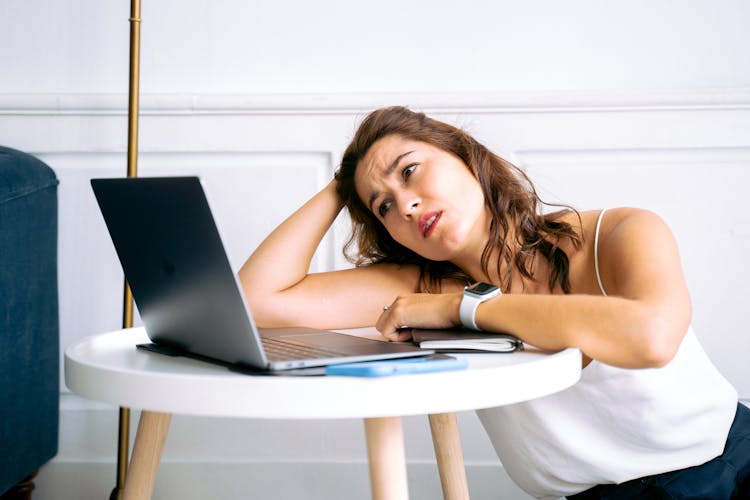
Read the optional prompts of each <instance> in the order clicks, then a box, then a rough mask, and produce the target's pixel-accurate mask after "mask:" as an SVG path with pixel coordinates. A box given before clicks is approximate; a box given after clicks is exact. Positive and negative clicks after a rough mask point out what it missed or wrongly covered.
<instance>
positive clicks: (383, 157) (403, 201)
mask: <svg viewBox="0 0 750 500" xmlns="http://www.w3.org/2000/svg"><path fill="white" fill-rule="evenodd" d="M541 205H542V204H541V202H540V200H539V198H538V196H537V194H536V192H535V191H534V188H533V186H532V185H531V182H530V181H529V180H528V179H527V178H526V176H525V175H524V174H523V172H522V171H521V170H519V169H517V168H516V167H514V166H513V165H511V164H510V163H508V162H506V161H505V160H503V159H501V158H499V157H498V156H496V155H494V154H493V153H491V152H490V151H488V150H487V149H486V148H485V147H484V146H482V145H481V144H479V143H478V142H477V141H476V140H474V139H473V138H472V137H471V136H469V135H468V134H466V133H465V132H463V131H461V130H460V129H457V128H455V127H453V126H451V125H448V124H446V123H442V122H439V121H437V120H433V119H431V118H429V117H426V116H425V115H423V114H421V113H414V112H412V111H410V110H408V109H406V108H401V107H393V108H385V109H381V110H377V111H375V112H373V113H371V114H370V115H369V116H368V117H367V118H366V119H365V120H364V122H363V123H362V125H361V126H360V128H359V130H358V131H357V133H356V136H355V137H354V139H353V141H352V143H351V144H350V145H349V147H348V148H347V150H346V152H345V154H344V157H343V160H342V163H341V168H340V169H339V171H338V172H337V174H336V178H335V180H334V181H332V182H331V183H330V184H329V185H328V186H327V187H326V188H324V189H323V190H322V191H321V192H319V193H318V194H317V195H316V196H314V197H313V198H312V199H311V200H310V201H308V202H307V203H306V204H305V205H304V206H303V207H302V208H300V209H299V210H298V211H297V212H295V213H294V214H293V215H292V216H291V217H289V219H287V220H286V221H285V222H284V223H283V224H281V225H280V226H279V227H278V228H277V229H276V230H275V231H274V232H273V233H272V234H271V235H270V236H269V237H268V238H267V239H266V240H265V241H264V242H263V243H262V244H261V245H260V246H259V247H258V249H257V250H256V251H255V253H253V255H252V256H251V257H250V258H249V259H248V261H247V263H246V264H245V265H244V266H243V268H242V270H241V271H240V278H241V280H242V282H243V286H244V289H245V293H246V294H247V298H248V300H249V302H250V303H251V304H252V306H253V311H254V313H255V315H256V319H257V321H258V322H259V323H260V324H262V325H263V326H268V327H271V326H283V325H307V326H314V327H320V328H347V327H360V326H368V325H373V324H374V325H376V327H377V329H378V330H379V331H380V332H381V333H382V334H383V336H384V337H386V338H387V339H388V340H392V341H404V340H408V339H409V337H410V333H409V330H408V328H403V327H405V326H406V327H423V328H441V327H452V326H457V325H464V326H467V327H470V328H480V329H482V330H487V331H497V332H507V333H511V334H514V335H516V336H518V337H520V338H521V339H522V340H523V341H525V342H527V343H530V344H533V345H535V346H537V347H540V348H543V349H563V348H566V347H570V346H573V347H577V348H579V349H580V350H581V351H582V352H583V354H584V362H583V363H584V370H583V374H582V378H581V381H580V382H579V383H578V384H576V385H575V386H573V387H571V388H570V389H568V390H565V391H563V392H561V393H558V394H555V395H552V396H548V397H545V398H540V399H537V400H534V401H530V402H526V403H520V404H516V405H511V406H508V407H503V408H494V409H488V410H482V411H480V412H478V413H479V415H480V418H481V420H482V423H483V425H484V426H485V428H486V430H487V432H488V434H489V435H490V438H491V439H492V441H493V444H494V445H495V449H496V450H497V452H498V455H499V456H500V458H501V459H502V461H503V464H504V466H505V468H506V470H507V471H508V473H509V474H510V475H511V477H512V478H513V479H514V481H516V482H517V483H518V484H519V486H521V487H522V488H523V489H524V490H526V491H527V492H529V493H530V494H532V495H535V496H538V497H556V496H557V497H559V496H569V497H570V496H575V495H576V494H580V498H600V497H601V498H644V497H648V496H649V495H650V496H652V497H654V498H662V497H663V495H665V493H664V492H667V493H666V494H671V495H673V496H674V497H675V498H691V497H695V498H730V497H731V495H732V492H733V491H736V492H735V495H738V494H740V493H739V491H740V483H741V482H742V481H744V485H743V486H742V487H744V488H745V489H744V490H742V491H744V492H745V493H742V494H745V495H746V494H747V491H748V490H747V487H748V484H747V483H748V480H747V479H746V478H747V477H748V474H750V471H748V468H749V467H750V443H748V428H749V427H750V417H749V416H748V414H749V413H750V412H749V411H748V410H747V408H745V407H744V406H741V405H739V406H738V402H737V393H736V391H735V390H734V388H733V387H732V386H731V385H730V384H729V383H728V382H727V381H726V380H725V379H724V378H723V377H722V376H721V375H720V374H719V373H718V371H717V370H716V369H715V367H714V366H713V365H712V364H711V362H710V361H709V360H708V358H707V357H706V355H705V353H704V352H703V350H702V348H701V347H700V345H699V344H698V341H697V339H696V337H695V334H694V333H693V332H692V329H691V328H690V316H691V306H690V297H689V294H688V291H687V287H686V283H685V279H684V276H683V272H682V269H681V266H680V258H679V254H678V250H677V245H676V243H675V240H674V237H673V236H672V234H671V232H670V230H669V229H668V227H667V226H666V225H665V224H664V222H663V221H662V220H661V219H660V218H659V217H658V216H656V215H655V214H653V213H651V212H648V211H645V210H639V209H633V208H616V209H611V210H607V211H606V213H605V211H590V212H580V213H579V212H577V211H575V210H573V209H570V208H564V209H562V210H560V211H557V212H554V213H551V214H546V215H544V214H542V212H541V208H542V207H541ZM343 206H346V208H347V209H348V211H349V213H350V215H351V218H352V221H353V227H354V232H353V235H352V239H351V240H350V242H349V244H348V245H347V247H348V250H352V248H353V245H354V244H356V249H357V250H356V254H355V256H354V261H355V263H356V264H357V267H355V268H354V269H348V270H343V271H334V272H325V273H313V274H308V267H309V264H310V261H311V259H312V256H313V252H314V251H315V249H316V247H317V246H318V244H319V242H320V240H321V238H322V237H323V235H324V234H325V232H326V231H327V230H328V228H329V227H330V226H331V224H332V223H333V220H334V219H335V217H336V216H337V215H338V213H339V211H340V210H341V209H342V207H343ZM474 283H483V284H484V285H481V286H483V287H484V288H485V289H487V290H490V291H491V290H493V289H494V287H498V288H499V290H500V291H501V292H502V293H499V294H492V293H490V294H488V295H487V296H485V297H483V298H476V297H474V296H472V295H470V294H467V293H465V292H464V287H465V286H467V285H471V284H474ZM493 295H494V296H493ZM490 297H491V298H490ZM485 299H486V300H485ZM483 390H493V388H492V387H486V388H483ZM730 427H731V432H730ZM728 436H729V438H728ZM725 445H726V451H725ZM743 447H744V448H743ZM597 485H601V486H597ZM607 495H609V496H607ZM617 495H619V496H617ZM660 495H662V496H660ZM691 495H692V496H691Z"/></svg>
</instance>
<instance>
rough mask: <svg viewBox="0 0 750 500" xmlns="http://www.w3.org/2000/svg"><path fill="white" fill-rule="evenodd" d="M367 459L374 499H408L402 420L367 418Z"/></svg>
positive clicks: (397, 418) (398, 418)
mask: <svg viewBox="0 0 750 500" xmlns="http://www.w3.org/2000/svg"><path fill="white" fill-rule="evenodd" d="M365 435H366V437H367V458H368V460H369V464H370V488H371V490H372V499H373V500H407V499H408V498H409V488H408V486H407V482H406V456H405V454H404V431H403V428H402V426H401V417H383V418H366V419H365Z"/></svg>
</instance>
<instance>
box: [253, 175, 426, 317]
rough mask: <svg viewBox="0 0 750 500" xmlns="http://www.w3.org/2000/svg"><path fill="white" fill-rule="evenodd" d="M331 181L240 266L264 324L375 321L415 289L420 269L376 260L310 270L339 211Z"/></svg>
mask: <svg viewBox="0 0 750 500" xmlns="http://www.w3.org/2000/svg"><path fill="white" fill-rule="evenodd" d="M341 208H342V203H341V200H340V199H339V197H338V195H337V193H336V183H335V181H331V183H329V184H328V185H327V186H326V187H325V188H324V189H322V190H321V191H320V192H319V193H317V194H316V195H315V196H314V197H313V198H311V199H310V200H309V201H308V202H307V203H305V204H304V205H303V206H302V207H301V208H299V209H298V210H297V211H296V212H295V213H294V214H292V215H291V216H290V217H289V218H288V219H286V220H285V221H284V222H283V223H282V224H281V225H280V226H279V227H277V228H276V229H275V230H274V231H273V232H272V233H271V234H270V235H269V236H268V237H267V238H266V239H265V240H264V241H263V242H262V243H261V244H260V246H258V248H257V249H256V250H255V252H253V254H252V255H251V256H250V258H248V260H247V261H246V262H245V264H244V265H243V266H242V268H241V269H240V271H239V278H240V281H241V283H242V287H243V290H244V292H245V297H246V298H247V301H248V302H249V304H250V306H251V309H252V312H253V316H254V317H255V320H256V321H257V322H258V324H259V325H260V326H263V327H276V326H291V325H304V326H309V327H316V328H352V327H360V326H371V325H373V324H374V323H375V321H376V320H377V318H378V316H379V315H380V314H381V313H382V312H383V306H384V305H387V304H390V303H391V302H392V301H393V299H394V298H395V296H396V295H399V294H405V293H409V292H413V291H414V290H415V288H416V284H417V279H418V273H417V271H416V269H411V268H407V267H399V266H394V265H383V264H377V265H372V266H367V267H362V268H357V269H348V270H343V271H332V272H325V273H314V274H308V269H309V267H310V262H311V261H312V258H313V254H314V253H315V249H316V248H317V247H318V245H319V244H320V241H321V239H322V238H323V236H324V235H325V233H326V231H328V229H329V228H330V227H331V224H333V221H334V220H335V219H336V216H337V215H338V213H339V212H340V211H341Z"/></svg>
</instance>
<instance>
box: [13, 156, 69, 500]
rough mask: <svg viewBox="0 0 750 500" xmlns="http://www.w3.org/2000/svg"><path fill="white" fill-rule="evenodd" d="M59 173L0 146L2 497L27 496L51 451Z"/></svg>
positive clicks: (55, 420) (54, 418)
mask: <svg viewBox="0 0 750 500" xmlns="http://www.w3.org/2000/svg"><path fill="white" fill-rule="evenodd" d="M57 297H58V295H57V178H56V177H55V174H54V172H53V171H52V169H50V168H49V167H48V166H47V165H46V164H44V163H42V162H41V161H39V160H38V159H36V158H34V157H33V156H30V155H28V154H25V153H22V152H20V151H16V150H14V149H9V148H6V147H2V146H0V495H1V496H0V498H1V499H2V500H5V499H9V498H14V499H15V498H30V495H31V490H33V488H34V483H33V481H32V480H31V479H30V478H31V477H33V475H34V474H35V473H36V471H37V470H38V469H39V468H40V467H41V466H42V465H44V464H45V463H46V462H47V461H49V460H50V459H51V458H52V457H53V456H55V454H56V453H57V434H58V416H59V405H58V401H59V394H60V386H59V344H60V340H59V326H58V325H59V321H58V300H57Z"/></svg>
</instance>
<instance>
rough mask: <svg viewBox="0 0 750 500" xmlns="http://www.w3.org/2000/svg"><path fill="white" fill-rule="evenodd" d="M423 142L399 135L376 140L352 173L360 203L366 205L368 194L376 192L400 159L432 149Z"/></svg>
mask: <svg viewBox="0 0 750 500" xmlns="http://www.w3.org/2000/svg"><path fill="white" fill-rule="evenodd" d="M432 147H433V146H431V145H430V144H427V143H425V142H418V141H413V140H410V139H405V138H403V137H401V136H399V135H388V136H386V137H383V138H382V139H378V140H377V141H375V143H373V145H372V146H370V149H368V150H367V154H365V156H364V157H363V158H362V159H361V160H360V161H359V164H358V165H357V168H356V170H355V172H354V186H355V188H356V190H357V194H358V195H359V197H360V198H361V199H362V201H363V202H364V203H365V204H367V201H368V199H369V197H370V194H371V193H372V192H373V191H377V190H378V189H379V188H378V186H379V185H380V183H381V182H382V181H383V180H384V179H385V178H386V177H387V173H388V170H389V167H391V166H392V165H393V164H394V162H398V161H399V160H400V158H407V157H409V156H411V154H413V153H416V152H418V151H424V150H427V149H430V148H432Z"/></svg>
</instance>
